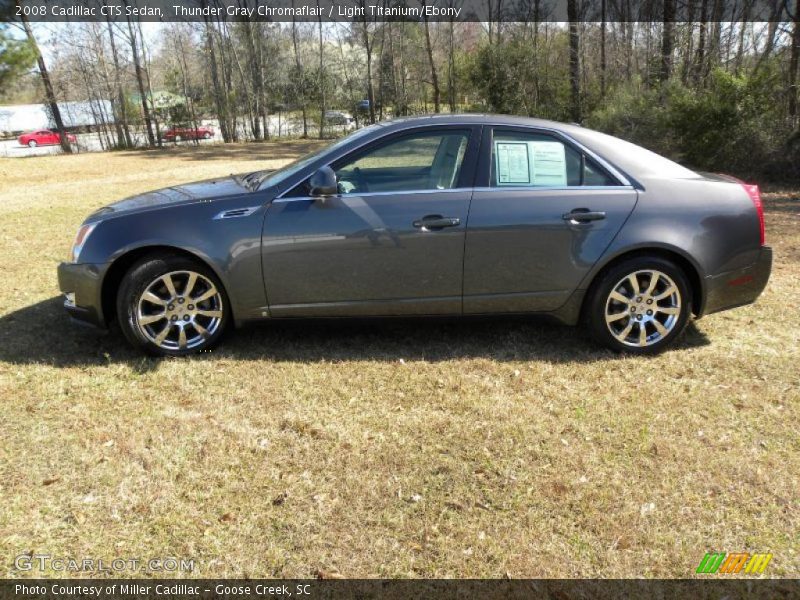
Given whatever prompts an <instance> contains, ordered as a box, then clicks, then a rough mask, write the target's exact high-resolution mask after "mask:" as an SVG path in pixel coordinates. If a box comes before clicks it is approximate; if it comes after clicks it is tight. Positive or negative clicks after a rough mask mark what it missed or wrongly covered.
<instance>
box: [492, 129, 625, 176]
mask: <svg viewBox="0 0 800 600" xmlns="http://www.w3.org/2000/svg"><path fill="white" fill-rule="evenodd" d="M490 169H491V174H490V178H489V182H490V185H491V186H492V187H530V188H552V187H577V186H616V185H619V183H618V182H617V181H616V180H615V179H614V178H613V177H611V176H610V175H609V174H608V173H606V171H605V170H604V169H603V168H602V167H601V166H600V165H599V164H597V162H596V161H595V160H593V159H592V158H591V157H589V156H586V155H585V154H584V153H583V152H581V151H579V150H578V149H576V148H573V147H572V146H571V145H569V144H566V143H564V142H563V141H561V140H560V139H559V138H557V137H555V136H552V135H548V134H545V133H536V132H530V133H526V132H520V131H511V130H508V131H504V130H497V129H496V130H494V134H493V137H492V158H491V165H490Z"/></svg>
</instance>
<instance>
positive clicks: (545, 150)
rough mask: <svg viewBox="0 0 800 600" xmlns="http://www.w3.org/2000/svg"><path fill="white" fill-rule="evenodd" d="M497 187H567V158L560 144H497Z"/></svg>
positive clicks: (495, 150) (562, 145) (495, 145)
mask: <svg viewBox="0 0 800 600" xmlns="http://www.w3.org/2000/svg"><path fill="white" fill-rule="evenodd" d="M494 155H495V173H496V177H497V180H496V185H499V186H515V185H517V186H536V187H560V186H566V185H567V155H566V149H565V148H564V144H562V143H561V142H541V141H540V142H533V141H531V142H501V141H497V142H495V143H494Z"/></svg>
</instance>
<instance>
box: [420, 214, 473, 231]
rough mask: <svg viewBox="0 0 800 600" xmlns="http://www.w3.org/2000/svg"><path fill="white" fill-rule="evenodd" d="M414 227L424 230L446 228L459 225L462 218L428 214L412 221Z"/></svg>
mask: <svg viewBox="0 0 800 600" xmlns="http://www.w3.org/2000/svg"><path fill="white" fill-rule="evenodd" d="M412 225H414V227H416V228H417V229H422V230H427V231H430V230H436V229H444V228H445V227H458V226H459V225H461V219H459V218H458V217H443V216H442V215H427V216H425V217H422V218H421V219H418V220H416V221H414V222H413V223H412Z"/></svg>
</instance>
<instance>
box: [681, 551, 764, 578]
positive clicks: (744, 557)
mask: <svg viewBox="0 0 800 600" xmlns="http://www.w3.org/2000/svg"><path fill="white" fill-rule="evenodd" d="M771 560H772V554H750V553H748V552H734V553H732V554H725V553H724V552H706V555H705V556H704V557H703V560H701V561H700V565H699V566H698V567H697V571H696V572H697V573H703V574H713V573H718V574H723V575H735V574H737V573H742V572H743V573H747V574H748V575H758V574H761V573H763V572H764V569H766V568H767V565H768V564H769V561H771Z"/></svg>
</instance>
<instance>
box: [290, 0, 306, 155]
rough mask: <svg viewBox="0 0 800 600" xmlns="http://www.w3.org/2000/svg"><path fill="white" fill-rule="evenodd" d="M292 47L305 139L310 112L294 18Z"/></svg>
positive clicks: (293, 19)
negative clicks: (307, 104)
mask: <svg viewBox="0 0 800 600" xmlns="http://www.w3.org/2000/svg"><path fill="white" fill-rule="evenodd" d="M292 8H294V1H292ZM292 46H293V47H294V64H295V68H296V69H297V77H298V78H299V79H300V81H299V82H297V83H296V86H297V89H298V90H299V91H300V110H302V111H303V138H304V139H305V138H307V137H308V111H307V108H306V81H305V79H306V76H305V69H304V68H303V63H302V62H301V61H300V52H299V50H298V48H297V21H296V20H295V18H294V17H292Z"/></svg>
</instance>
